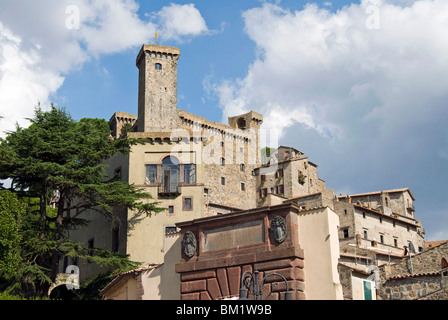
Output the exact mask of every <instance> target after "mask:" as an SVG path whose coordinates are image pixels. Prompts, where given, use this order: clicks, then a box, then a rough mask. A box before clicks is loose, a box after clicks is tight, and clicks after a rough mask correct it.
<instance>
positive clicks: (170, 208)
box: [168, 206, 174, 214]
mask: <svg viewBox="0 0 448 320" xmlns="http://www.w3.org/2000/svg"><path fill="white" fill-rule="evenodd" d="M168 213H169V214H174V206H168Z"/></svg>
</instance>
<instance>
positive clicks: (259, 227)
mask: <svg viewBox="0 0 448 320" xmlns="http://www.w3.org/2000/svg"><path fill="white" fill-rule="evenodd" d="M263 225H264V224H263V220H258V221H250V222H245V223H241V224H237V225H233V226H227V227H223V228H217V229H212V230H205V231H204V238H205V246H204V251H214V250H222V249H229V248H235V247H241V246H247V245H253V244H257V243H263V242H264V227H263Z"/></svg>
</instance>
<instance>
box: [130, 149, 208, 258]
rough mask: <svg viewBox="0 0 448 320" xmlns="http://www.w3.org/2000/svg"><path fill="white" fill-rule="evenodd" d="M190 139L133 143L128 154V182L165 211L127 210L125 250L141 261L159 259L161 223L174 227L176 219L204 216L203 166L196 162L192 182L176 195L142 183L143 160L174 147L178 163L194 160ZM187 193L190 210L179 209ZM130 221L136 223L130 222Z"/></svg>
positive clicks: (152, 159)
mask: <svg viewBox="0 0 448 320" xmlns="http://www.w3.org/2000/svg"><path fill="white" fill-rule="evenodd" d="M194 149H195V146H194V143H193V142H191V144H190V143H184V142H181V143H176V142H173V143H154V144H145V145H136V146H134V147H133V148H132V153H131V154H130V163H131V164H132V165H131V166H130V170H129V183H131V184H135V185H136V186H138V187H141V188H143V189H144V190H145V191H146V192H148V193H150V194H151V195H152V197H153V201H156V202H159V204H158V207H162V208H166V210H165V211H163V212H161V213H158V214H153V215H152V216H151V217H145V216H139V215H138V214H137V213H135V212H129V214H128V235H127V254H129V255H131V257H132V259H133V260H136V261H140V262H144V263H162V262H163V259H164V255H165V252H164V241H165V227H169V226H171V227H174V226H175V224H176V223H177V222H180V221H186V220H191V219H196V218H201V217H203V216H204V214H205V213H204V208H205V205H204V186H203V185H201V183H202V182H203V180H204V178H203V167H202V165H200V164H199V165H197V166H196V181H197V184H196V185H191V186H182V189H181V190H182V194H181V195H179V196H176V197H160V196H159V194H158V187H156V186H147V185H144V181H145V176H146V165H147V164H158V163H160V162H161V161H162V159H163V158H164V157H165V156H167V155H169V154H170V153H171V154H173V153H172V152H173V151H174V152H175V153H174V154H175V155H176V156H177V157H178V158H179V160H180V161H181V163H184V164H185V163H195V151H194ZM185 197H191V198H192V201H193V204H192V210H191V211H184V210H183V199H184V198H185ZM170 205H172V206H174V214H170V213H169V212H168V207H169V206H170ZM134 221H138V223H136V224H134V223H133V222H134Z"/></svg>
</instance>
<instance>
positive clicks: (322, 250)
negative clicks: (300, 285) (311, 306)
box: [298, 208, 343, 300]
mask: <svg viewBox="0 0 448 320" xmlns="http://www.w3.org/2000/svg"><path fill="white" fill-rule="evenodd" d="M338 225H339V218H338V216H337V214H336V213H334V212H333V211H332V210H331V209H329V208H320V209H315V210H308V211H303V212H301V213H299V215H298V228H299V243H300V245H301V247H302V249H303V250H304V253H305V261H304V262H305V280H306V288H305V294H306V297H307V299H310V300H340V299H342V298H343V296H342V287H341V285H340V282H339V273H338V270H337V265H338V259H339V240H338Z"/></svg>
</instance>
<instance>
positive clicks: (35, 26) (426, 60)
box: [0, 0, 448, 240]
mask: <svg viewBox="0 0 448 320" xmlns="http://www.w3.org/2000/svg"><path fill="white" fill-rule="evenodd" d="M156 31H158V32H159V44H161V45H167V46H176V47H179V48H180V50H181V58H180V60H179V65H178V107H179V109H184V110H187V111H189V112H192V113H195V114H198V115H200V116H203V117H205V118H207V119H209V120H213V121H222V122H226V120H225V119H226V118H227V117H228V116H232V115H235V114H239V113H243V112H247V111H250V110H254V111H257V112H260V113H262V114H263V115H264V124H263V128H265V129H266V130H277V132H279V144H281V145H288V146H292V147H295V148H297V149H299V150H301V151H303V152H305V153H306V154H307V155H308V156H309V158H310V160H311V161H313V162H315V163H317V164H318V165H319V176H320V178H322V179H323V180H325V181H326V185H327V188H329V189H334V190H335V193H336V194H340V193H342V194H350V193H351V194H353V193H362V192H370V191H379V190H388V189H395V188H403V187H409V188H410V189H411V191H412V193H413V195H414V196H415V198H416V201H415V207H416V217H417V218H418V219H421V220H422V221H423V226H424V228H425V230H426V239H427V240H441V239H448V209H447V208H448V196H447V191H446V190H447V189H446V187H445V185H446V181H447V179H448V170H447V163H448V128H447V126H446V121H447V119H448V108H447V105H448V77H447V76H446V74H448V59H447V58H446V57H448V37H447V34H448V3H447V1H446V0H419V1H416V0H362V1H348V0H347V1H331V0H329V1H305V0H301V1H299V0H281V1H280V0H278V1H258V0H250V1H249V0H247V1H246V0H245V1H236V0H227V1H216V0H200V1H194V2H192V1H171V2H166V1H136V0H109V1H106V0H96V1H91V0H45V1H31V0H16V1H9V0H0V115H1V116H3V117H4V118H3V119H1V120H0V131H2V132H3V131H5V130H11V129H13V128H14V124H15V123H16V122H19V123H20V124H21V125H24V126H26V121H23V119H24V118H26V117H30V116H32V114H33V109H34V106H35V105H36V104H37V103H38V102H40V103H41V104H42V105H43V106H48V105H49V103H50V102H54V103H55V104H57V105H59V106H63V107H66V108H67V110H68V111H69V112H70V113H71V115H72V116H73V117H74V118H75V119H80V118H82V117H92V118H93V117H97V118H104V119H106V120H108V119H109V118H110V117H111V116H112V114H113V113H114V112H116V111H127V112H130V113H134V114H136V113H137V75H138V70H137V68H136V66H135V58H136V56H137V53H138V52H139V50H140V47H141V46H142V44H143V43H154V42H155V39H154V38H153V35H154V34H155V32H156Z"/></svg>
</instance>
